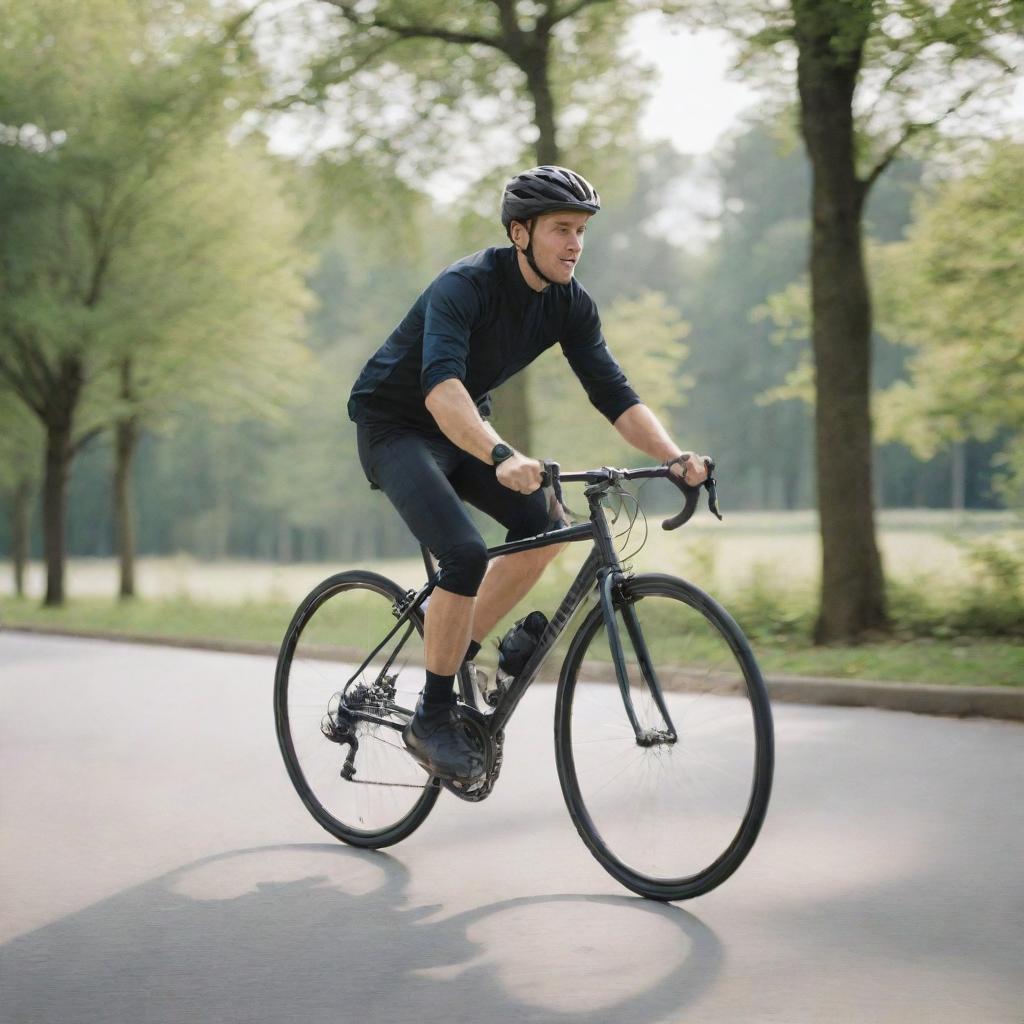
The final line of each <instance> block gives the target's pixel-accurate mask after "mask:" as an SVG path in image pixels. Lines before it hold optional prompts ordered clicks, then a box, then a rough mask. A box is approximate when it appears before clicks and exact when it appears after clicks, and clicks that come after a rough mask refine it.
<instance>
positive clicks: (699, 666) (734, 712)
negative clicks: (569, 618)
mask: <svg viewBox="0 0 1024 1024" xmlns="http://www.w3.org/2000/svg"><path fill="white" fill-rule="evenodd" d="M634 593H637V594H638V596H642V600H636V601H633V602H632V605H631V606H632V608H633V609H634V610H635V612H636V615H637V618H638V620H639V622H640V626H641V628H642V630H643V634H644V637H645V639H646V641H647V644H648V647H649V649H650V653H651V658H652V661H653V663H654V665H655V667H656V669H657V671H658V674H659V679H660V680H661V682H662V685H663V688H664V690H665V699H666V703H667V706H668V710H669V714H670V716H671V718H672V721H673V725H674V726H675V729H676V732H677V734H678V740H677V742H675V743H674V744H659V745H656V746H652V747H641V746H638V744H637V742H636V735H635V733H634V731H633V728H632V726H631V725H630V723H629V720H628V718H627V716H626V713H625V710H624V706H623V700H622V696H621V692H620V690H619V686H618V685H617V683H616V682H615V680H614V670H613V667H612V663H611V660H610V656H609V654H608V640H607V635H606V630H605V627H604V624H603V622H602V621H600V620H596V621H595V623H594V627H593V628H592V629H591V631H590V635H589V639H587V641H586V642H585V644H584V645H583V649H582V651H581V652H580V657H579V658H578V659H577V661H576V663H575V664H576V675H577V679H576V683H575V685H574V686H573V688H572V691H571V694H570V695H569V703H568V705H567V708H566V711H567V714H565V715H564V721H563V725H564V728H565V731H566V737H567V739H568V743H567V744H566V749H565V754H566V761H567V765H566V769H567V771H568V774H569V776H570V781H571V783H574V784H575V785H574V786H573V785H570V787H569V789H570V790H573V789H574V790H575V793H572V794H571V804H572V805H573V806H572V807H571V809H572V810H573V811H574V814H576V815H577V816H578V817H579V818H581V819H582V820H583V821H584V822H585V824H586V825H587V826H588V830H589V831H590V832H591V836H590V839H589V841H590V842H591V844H592V845H596V846H597V849H596V850H595V852H597V853H598V854H599V856H601V857H602V859H604V860H606V861H608V862H611V865H612V866H613V867H615V868H616V869H618V872H619V874H620V875H624V876H627V877H626V880H627V881H628V880H629V879H630V878H632V879H636V880H641V881H642V882H643V883H644V888H645V891H646V889H647V888H648V887H653V888H654V889H657V888H658V887H662V888H664V889H665V890H666V891H672V892H674V891H675V890H684V889H686V888H688V887H689V888H693V889H695V888H698V887H702V886H703V888H705V889H706V888H709V887H710V884H717V883H718V881H721V879H722V878H724V877H725V876H726V875H727V874H728V873H730V872H731V871H732V870H733V869H734V868H735V866H736V864H738V862H739V860H740V859H742V855H743V853H744V852H745V849H741V848H745V847H748V846H749V844H750V843H751V842H752V841H753V838H754V836H755V835H756V832H757V828H758V827H759V825H760V818H761V816H763V810H764V802H765V801H766V799H767V791H766V789H765V784H766V780H765V757H766V748H767V747H770V736H765V735H764V729H763V724H762V723H761V722H759V720H758V716H757V715H756V714H755V707H754V704H753V703H752V700H751V690H750V688H749V687H748V684H747V679H746V675H747V674H749V673H750V672H751V667H750V666H747V667H746V668H745V666H744V664H743V662H742V661H741V655H740V654H739V653H738V652H737V651H736V650H734V646H736V641H735V639H734V638H727V636H726V635H724V634H723V632H722V629H721V628H720V627H719V626H717V625H716V624H715V622H713V621H712V620H711V619H709V618H708V616H707V615H705V614H704V613H703V612H702V611H701V610H699V607H696V606H695V605H696V602H694V604H691V603H688V602H687V601H684V600H682V599H681V597H682V594H681V593H680V592H675V591H669V592H665V591H664V589H662V590H661V591H654V592H648V593H643V592H642V591H635V592H634ZM622 615H623V613H622V610H621V609H620V610H619V611H618V612H617V618H618V621H619V628H620V636H621V637H622V642H623V646H624V649H625V654H626V661H627V668H628V675H629V681H630V693H631V697H632V700H633V705H634V708H635V710H636V713H637V717H638V719H639V722H640V725H641V726H642V727H644V728H657V729H664V720H663V717H662V715H661V713H660V711H659V710H658V707H657V704H656V702H655V701H654V700H653V699H652V697H651V695H650V691H649V689H648V688H647V687H646V685H644V683H643V679H642V674H641V671H640V667H639V664H638V660H637V657H636V654H635V651H634V647H633V644H632V642H631V640H630V637H629V633H628V631H627V629H626V626H625V623H624V622H623V617H622ZM580 661H582V665H580V664H579V662H580ZM753 671H754V672H756V669H753ZM754 696H755V699H756V698H757V696H758V695H757V694H756V693H755V695H754ZM769 721H770V720H769ZM769 774H770V773H769ZM737 851H740V852H739V855H738V856H737ZM716 874H720V875H721V877H719V878H717V879H715V880H714V881H713V882H711V883H710V884H705V883H707V882H708V880H709V879H710V878H711V877H712V876H714V875H716Z"/></svg>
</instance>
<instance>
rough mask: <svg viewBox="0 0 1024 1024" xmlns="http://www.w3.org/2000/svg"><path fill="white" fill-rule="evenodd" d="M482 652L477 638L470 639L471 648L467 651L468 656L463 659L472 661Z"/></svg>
mask: <svg viewBox="0 0 1024 1024" xmlns="http://www.w3.org/2000/svg"><path fill="white" fill-rule="evenodd" d="M479 653H480V644H478V643H477V642H476V641H475V640H470V641H469V648H468V649H467V651H466V656H465V657H464V658H463V659H462V660H463V661H472V660H473V659H474V658H475V657H476V656H477V655H478V654H479Z"/></svg>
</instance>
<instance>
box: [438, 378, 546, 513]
mask: <svg viewBox="0 0 1024 1024" xmlns="http://www.w3.org/2000/svg"><path fill="white" fill-rule="evenodd" d="M423 401H424V405H426V407H427V412H429V413H430V415H431V416H433V417H434V420H435V421H436V422H437V425H438V426H439V427H440V428H441V433H442V434H444V436H445V437H447V438H448V440H449V441H451V442H452V444H454V445H456V446H457V447H459V448H461V449H462V450H463V451H464V452H469V454H470V455H474V456H476V458H478V459H479V460H480V461H481V462H486V463H487V464H488V465H491V451H492V449H493V448H494V446H495V445H496V444H501V443H503V442H502V440H501V438H500V437H499V436H498V433H497V431H496V430H495V429H494V428H493V427H492V426H491V425H490V424H489V423H487V422H486V421H485V420H483V419H482V418H481V416H480V411H479V410H478V409H477V407H476V403H475V402H474V401H473V399H472V398H470V396H469V392H468V391H467V390H466V387H465V385H464V384H463V383H462V381H461V380H457V379H455V378H454V377H450V378H448V380H443V381H441V383H440V384H435V385H434V387H432V388H431V389H430V391H429V392H428V394H427V397H426V398H425V399H424V400H423ZM497 475H498V481H499V482H500V483H502V484H504V485H505V486H506V487H508V488H510V489H511V490H513V491H519V492H521V493H522V494H532V493H533V492H534V491H535V490H537V488H539V487H540V463H538V462H537V461H536V460H535V459H529V458H527V457H526V456H525V455H522V454H520V453H519V452H516V453H515V455H513V456H512V458H510V459H506V460H505V461H504V462H502V463H501V465H499V466H498V472H497Z"/></svg>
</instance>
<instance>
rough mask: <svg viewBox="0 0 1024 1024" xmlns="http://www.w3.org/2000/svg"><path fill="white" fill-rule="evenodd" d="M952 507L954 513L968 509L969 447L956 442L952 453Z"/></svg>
mask: <svg viewBox="0 0 1024 1024" xmlns="http://www.w3.org/2000/svg"><path fill="white" fill-rule="evenodd" d="M949 473H950V492H951V494H950V498H951V500H950V505H951V506H952V507H953V511H954V512H963V510H964V509H965V508H966V507H967V445H966V444H965V443H964V442H963V441H956V442H955V443H954V444H953V449H952V452H951V453H950V467H949Z"/></svg>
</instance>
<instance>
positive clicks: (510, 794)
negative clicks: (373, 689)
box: [0, 635, 1024, 1024]
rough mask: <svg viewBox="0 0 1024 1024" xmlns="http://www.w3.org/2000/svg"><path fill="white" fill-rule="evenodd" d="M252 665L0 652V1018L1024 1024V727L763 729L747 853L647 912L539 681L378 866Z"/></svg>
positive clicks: (122, 650) (877, 717) (921, 724)
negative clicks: (586, 812)
mask: <svg viewBox="0 0 1024 1024" xmlns="http://www.w3.org/2000/svg"><path fill="white" fill-rule="evenodd" d="M271 675H272V663H271V662H270V661H269V660H268V659H265V658H257V657H245V656H239V655H228V654H210V653H200V652H193V651H183V650H171V649H161V648H153V647H133V646H129V645H119V644H110V643H105V642H101V641H80V640H69V639H60V638H39V637H22V636H16V635H0V1021H3V1022H4V1024H7V1022H17V1024H29V1022H37V1021H39V1022H54V1024H56V1022H60V1024H67V1022H103V1024H121V1022H123V1024H150V1022H153V1024H156V1022H161V1024H163V1022H168V1024H171V1022H173V1024H188V1022H197V1024H198V1022H202V1024H210V1022H215V1021H218V1022H219V1021H225V1022H232V1024H235V1022H261V1024H262V1022H267V1024H291V1022H296V1024H319V1022H321V1021H323V1022H328V1021H329V1022H331V1024H347V1022H370V1024H377V1022H381V1024H403V1022H407V1021H408V1022H414V1021H415V1022H424V1024H434V1022H438V1024H440V1022H466V1024H482V1022H484V1021H500V1022H504V1021H510V1022H511V1021H515V1022H537V1024H541V1022H545V1024H546V1022H552V1021H558V1022H572V1021H580V1022H583V1021H586V1022H588V1024H591V1022H593V1024H623V1022H628V1024H649V1022H650V1024H653V1022H660V1021H666V1022H667V1021H680V1022H681V1021H686V1022H693V1024H702V1022H711V1021H714V1022H716V1024H720V1022H733V1021H735V1022H742V1024H752V1022H755V1024H756V1022H762V1021H764V1022H769V1021H770V1022H793V1024H803V1022H814V1024H816V1022H822V1021H827V1022H846V1021H849V1022H857V1024H863V1022H871V1024H888V1022H893V1024H896V1022H899V1024H904V1022H917V1021H925V1020H927V1021H929V1022H930V1024H944V1022H950V1024H954V1022H955V1024H964V1022H969V1024H986V1022H999V1024H1021V1022H1022V1021H1024V966H1022V965H1024V956H1022V952H1021V951H1022V949H1024V872H1022V869H1021V863H1022V862H1021V849H1022V840H1024V810H1022V808H1024V803H1022V799H1021V780H1022V778H1024V727H1022V726H1020V725H1017V724H1011V723H1005V722H992V721H981V720H975V721H951V720H943V719H930V718H923V717H916V716H912V715H906V714H896V713H891V712H883V711H873V710H861V709H858V710H853V709H850V710H845V709H835V708H812V707H799V706H780V707H778V708H777V709H776V716H777V720H776V727H777V738H778V766H777V773H776V786H775V793H774V797H773V803H772V808H771V811H770V813H769V818H768V822H767V824H766V826H765V830H764V832H763V833H762V836H761V838H760V840H759V841H758V845H757V846H756V847H755V849H754V851H753V853H752V854H751V856H750V858H749V859H748V861H747V862H746V863H745V864H744V866H743V867H742V868H741V869H740V871H739V872H738V873H737V874H736V875H735V876H734V877H733V878H732V879H730V880H729V881H728V882H727V883H726V884H725V885H724V886H722V887H721V888H720V889H718V890H716V891H715V892H713V893H711V894H709V895H708V896H705V897H703V898H701V899H699V900H695V901H691V902H689V903H687V904H681V905H677V906H668V907H666V906H659V905H655V904H651V903H649V902H646V901H644V900H640V899H637V898H634V897H633V896H631V895H630V894H628V893H626V892H625V891H624V890H622V889H619V888H618V887H617V885H616V883H615V882H614V881H613V880H612V879H611V878H610V877H608V876H607V875H606V874H605V873H604V872H603V871H602V869H601V868H600V867H599V865H598V864H597V863H596V862H595V861H594V860H593V859H592V857H591V856H590V854H589V853H588V852H587V851H586V849H585V848H584V847H583V845H582V844H581V843H580V841H579V839H578V838H577V836H576V833H575V830H574V829H573V828H572V826H571V824H570V822H569V819H568V816H567V814H566V812H565V809H564V806H563V804H562V799H561V794H560V792H559V789H558V784H557V780H556V778H555V772H554V755H553V750H552V743H551V726H550V721H551V707H552V704H553V693H552V691H551V689H550V688H547V687H541V686H538V687H536V688H535V689H534V690H532V691H531V693H530V695H529V696H528V697H527V699H526V700H525V701H524V703H523V705H522V706H521V708H520V710H519V712H518V714H517V717H516V719H515V720H514V721H513V723H512V726H511V728H510V730H509V736H508V741H507V744H506V763H505V768H504V770H503V774H502V779H501V781H500V783H499V786H498V788H497V789H496V790H495V793H494V794H493V796H492V797H491V798H490V799H489V800H488V801H486V802H485V803H482V804H479V805H469V804H464V803H462V802H460V801H457V800H455V799H453V798H451V797H449V796H444V797H442V799H441V801H440V802H439V804H438V806H437V808H436V809H435V811H434V814H433V815H432V816H431V818H430V819H429V820H428V821H427V823H426V824H425V825H424V826H423V827H422V828H421V829H420V830H419V832H417V833H416V834H415V835H414V836H412V837H411V838H410V839H409V840H407V841H406V842H405V843H403V844H401V845H399V846H397V847H394V848H392V850H391V851H390V852H389V853H386V854H367V853H361V852H359V851H354V850H351V849H349V848H346V847H344V846H342V845H340V844H338V843H335V842H334V841H333V840H331V839H330V837H328V836H327V835H326V833H324V832H322V831H321V830H320V829H319V827H318V826H317V825H316V824H315V823H314V822H313V821H312V819H311V818H309V817H308V816H307V814H306V812H305V810H304V808H303V807H302V805H301V804H300V802H299V801H298V799H297V797H296V796H295V794H294V791H293V790H292V789H291V786H290V784H289V783H288V781H287V778H286V777H285V774H284V770H283V767H282V765H281V764H280V761H279V755H278V752H277V748H276V742H275V739H274V731H273V719H272V714H271V707H270V687H271Z"/></svg>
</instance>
